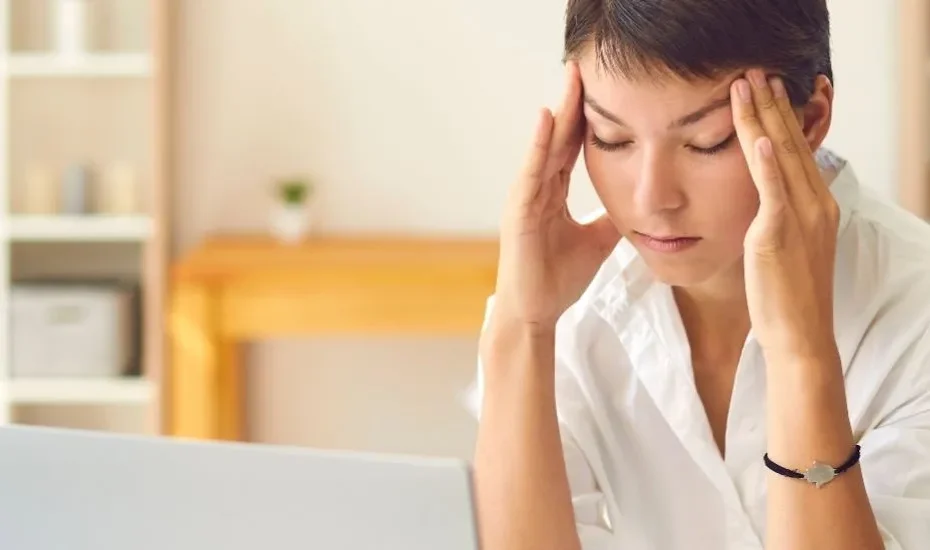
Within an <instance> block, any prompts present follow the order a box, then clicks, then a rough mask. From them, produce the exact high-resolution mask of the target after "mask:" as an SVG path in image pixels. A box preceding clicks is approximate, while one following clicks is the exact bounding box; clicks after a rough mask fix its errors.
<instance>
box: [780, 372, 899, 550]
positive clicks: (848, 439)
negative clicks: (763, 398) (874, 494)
mask: <svg viewBox="0 0 930 550" xmlns="http://www.w3.org/2000/svg"><path fill="white" fill-rule="evenodd" d="M825 355H832V354H825ZM766 359H767V363H768V366H767V371H768V375H767V379H768V384H767V387H768V453H769V456H770V457H771V458H772V460H774V461H775V462H777V463H779V464H781V465H783V466H785V467H788V468H792V469H795V468H797V469H804V468H807V467H809V466H811V464H812V463H813V461H814V460H819V461H822V462H827V463H829V464H831V465H833V466H837V465H839V464H841V463H843V462H845V461H846V459H848V458H849V456H850V454H851V453H852V451H853V447H854V445H855V443H856V442H855V440H854V437H853V435H852V428H851V427H850V424H849V414H848V412H847V404H846V396H845V386H844V381H843V373H842V368H841V365H840V362H839V359H838V358H837V357H833V356H830V357H825V358H821V359H817V360H809V359H808V360H805V359H798V358H794V357H790V356H787V357H767V358H766ZM766 531H767V541H766V542H767V544H766V549H767V550H807V549H811V550H833V549H836V550H840V549H842V550H850V549H857V550H858V549H863V550H872V549H875V550H879V549H881V548H882V547H883V544H882V542H881V538H880V535H879V532H878V528H877V526H876V522H875V518H874V515H873V513H872V509H871V506H870V504H869V500H868V496H867V494H866V491H865V484H864V482H863V478H862V473H861V470H860V468H859V466H858V465H857V466H855V467H853V468H852V469H850V470H848V471H846V472H845V473H843V474H841V475H839V476H838V477H836V478H835V479H834V480H833V481H832V482H830V483H829V484H827V485H825V486H823V487H821V488H819V489H818V488H816V487H814V486H813V485H810V484H808V483H807V482H806V481H804V480H797V479H791V478H786V477H783V476H780V475H778V474H776V473H774V472H769V473H768V527H767V530H766Z"/></svg>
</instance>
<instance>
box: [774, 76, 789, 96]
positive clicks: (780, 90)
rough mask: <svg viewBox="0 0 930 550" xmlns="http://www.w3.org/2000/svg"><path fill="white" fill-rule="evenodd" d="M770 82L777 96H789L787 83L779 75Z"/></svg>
mask: <svg viewBox="0 0 930 550" xmlns="http://www.w3.org/2000/svg"><path fill="white" fill-rule="evenodd" d="M769 84H770V85H771V86H772V93H773V94H775V97H777V98H779V99H783V98H786V97H788V92H787V91H786V90H785V83H784V82H782V81H781V79H780V78H778V77H777V76H776V77H774V78H772V80H770V81H769Z"/></svg>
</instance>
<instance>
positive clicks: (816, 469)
mask: <svg viewBox="0 0 930 550" xmlns="http://www.w3.org/2000/svg"><path fill="white" fill-rule="evenodd" d="M859 454H860V448H859V445H856V446H855V448H854V449H853V452H852V455H850V457H849V459H847V460H846V462H844V463H842V464H841V465H839V466H837V467H836V468H834V467H833V466H830V465H829V464H824V463H823V462H819V461H816V460H815V461H814V464H813V465H812V466H811V467H810V468H808V469H806V470H804V471H801V470H791V469H789V468H785V467H784V466H781V465H779V464H776V463H775V462H773V461H772V459H770V458H769V454H768V453H765V456H763V457H762V460H763V461H764V462H765V465H766V466H767V467H768V469H769V470H772V471H773V472H775V473H776V474H780V475H783V476H785V477H790V478H794V479H803V480H805V481H807V482H808V483H810V484H811V485H815V486H816V487H817V488H818V489H819V488H821V487H823V486H824V485H826V484H827V483H830V482H831V481H833V479H834V478H836V476H838V475H840V474H842V473H843V472H845V471H846V470H849V469H850V468H852V467H853V466H855V465H856V464H857V463H858V462H859Z"/></svg>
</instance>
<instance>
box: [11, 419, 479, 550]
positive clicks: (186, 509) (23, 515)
mask: <svg viewBox="0 0 930 550" xmlns="http://www.w3.org/2000/svg"><path fill="white" fill-rule="evenodd" d="M0 548H2V549H3V550H53V549H54V550H60V549H69V550H206V549H211V550H212V549H217V550H220V549H222V550H258V549H262V550H264V549H268V550H286V549H292V548H293V549H298V548H299V549H301V550H310V549H312V550H439V549H442V550H477V549H478V543H477V534H476V527H475V517H474V508H473V503H472V493H471V476H470V469H469V466H468V464H467V463H465V462H461V461H456V460H444V459H439V460H432V459H414V458H407V457H392V456H391V457H388V456H375V455H368V454H353V453H335V452H324V451H318V450H311V449H303V448H291V447H279V446H270V445H256V444H237V443H207V442H194V441H185V440H173V439H167V438H154V437H152V438H148V437H141V436H126V435H115V434H104V433H100V432H85V431H71V430H58V429H49V428H35V427H21V426H8V427H3V428H0Z"/></svg>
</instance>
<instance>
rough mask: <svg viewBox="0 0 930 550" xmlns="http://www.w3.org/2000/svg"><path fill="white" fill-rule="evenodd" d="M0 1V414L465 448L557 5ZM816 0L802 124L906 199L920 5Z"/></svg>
mask: <svg viewBox="0 0 930 550" xmlns="http://www.w3.org/2000/svg"><path fill="white" fill-rule="evenodd" d="M0 4H2V7H0V23H2V25H0V33H2V40H0V44H2V45H0V48H2V51H0V100H2V101H0V105H2V110H0V125H2V126H0V127H2V132H0V163H2V164H3V170H2V172H0V206H2V210H0V213H2V223H0V241H2V242H0V245H2V246H0V281H2V285H0V350H2V351H3V354H2V355H0V424H2V423H5V422H15V423H28V424H42V425H57V426H69V427H80V428H90V429H100V430H111V431H119V432H131V433H147V434H163V435H171V436H178V437H195V438H205V439H236V440H245V441H254V442H267V443H275V444H287V445H309V446H315V447H323V448H340V449H351V450H364V451H377V452H399V453H414V454H426V455H441V456H459V457H468V456H470V454H471V449H472V445H473V442H474V437H475V428H476V425H475V421H474V420H473V418H472V416H471V414H470V413H469V411H468V410H467V408H466V406H465V402H464V398H465V393H466V391H467V390H468V387H469V385H470V384H471V383H472V381H473V378H474V375H475V364H476V363H475V361H476V359H475V358H476V343H477V340H476V336H477V332H478V330H479V328H480V323H481V320H482V319H481V315H482V311H483V308H484V299H485V298H486V297H487V296H488V295H489V294H490V293H491V292H492V290H493V286H492V285H493V276H494V259H495V253H496V252H495V244H494V239H495V233H496V231H497V225H498V220H499V217H500V211H501V206H502V200H503V196H504V193H505V190H506V188H507V186H508V184H509V182H510V181H511V179H512V177H513V174H515V173H516V170H517V167H518V166H519V163H520V162H521V160H522V158H523V152H524V150H525V146H526V144H527V140H528V138H529V136H530V132H531V129H532V123H533V120H534V116H535V114H536V112H537V109H538V107H540V106H542V105H552V106H554V105H555V104H556V101H557V100H558V98H559V96H560V93H561V90H562V66H561V63H560V59H561V48H562V42H561V40H562V27H563V10H564V5H565V2H564V0H545V1H538V0H536V1H531V0H510V1H508V2H503V3H502V2H500V1H492V0H468V1H457V0H447V1H443V2H435V1H427V0H396V1H392V2H386V1H381V0H356V1H353V2H334V1H322V0H299V1H298V0H264V1H261V2H258V1H255V0H0ZM829 4H830V9H831V12H832V18H833V45H834V69H835V77H836V90H837V96H836V112H835V117H834V120H833V127H832V130H831V134H830V137H829V139H828V145H829V146H830V147H832V148H833V149H835V150H836V151H837V152H839V153H840V154H842V155H844V156H846V157H847V158H848V159H850V160H851V161H852V163H853V165H854V167H855V169H856V171H857V173H858V175H859V176H860V178H861V179H862V180H863V182H864V184H865V185H867V186H868V187H870V188H872V189H873V190H874V191H875V192H877V193H880V194H883V195H885V196H887V197H888V198H890V199H892V200H894V201H896V202H899V203H900V204H902V205H903V206H905V207H906V208H908V209H910V210H911V211H913V212H915V213H916V214H918V215H920V216H922V217H924V218H930V180H928V178H927V171H926V151H928V148H930V143H928V138H927V135H928V134H927V130H928V129H930V119H928V117H927V109H926V108H927V103H928V101H930V96H928V91H930V65H928V61H930V57H928V51H927V36H928V31H930V13H928V11H930V10H928V8H927V7H926V3H925V2H923V1H922V0H920V1H918V0H897V1H882V2H876V1H874V0H832V1H830V2H829ZM596 206H597V201H596V198H595V197H594V194H593V192H592V190H591V188H590V183H589V181H588V180H587V177H586V175H585V172H584V167H583V166H579V168H578V170H577V172H576V178H575V180H574V184H573V188H572V192H571V197H570V207H571V209H572V211H573V212H575V213H578V214H582V213H584V212H586V211H589V210H592V209H594V208H595V207H596Z"/></svg>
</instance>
